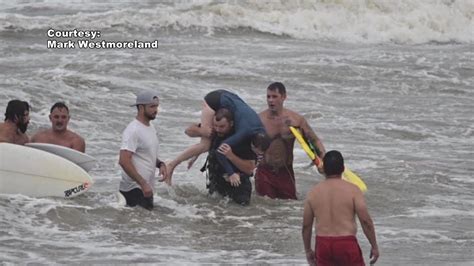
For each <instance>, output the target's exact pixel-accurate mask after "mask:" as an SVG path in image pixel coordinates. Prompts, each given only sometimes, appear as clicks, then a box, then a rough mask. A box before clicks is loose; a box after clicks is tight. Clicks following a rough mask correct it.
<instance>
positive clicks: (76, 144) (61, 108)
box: [31, 102, 86, 152]
mask: <svg viewBox="0 0 474 266" xmlns="http://www.w3.org/2000/svg"><path fill="white" fill-rule="evenodd" d="M70 118H71V116H70V115H69V108H68V107H67V105H66V104H65V103H64V102H57V103H55V104H54V105H53V106H52V107H51V110H50V114H49V121H51V128H50V129H47V130H43V131H40V132H38V133H36V134H35V135H34V136H33V137H32V138H31V142H41V143H51V144H56V145H61V146H65V147H68V148H71V149H74V150H77V151H80V152H85V151H86V143H85V141H84V139H83V138H82V137H81V136H79V135H78V134H76V133H74V132H72V131H71V130H69V129H68V128H67V126H68V123H69V119H70Z"/></svg>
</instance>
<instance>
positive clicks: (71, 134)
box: [69, 130, 84, 142]
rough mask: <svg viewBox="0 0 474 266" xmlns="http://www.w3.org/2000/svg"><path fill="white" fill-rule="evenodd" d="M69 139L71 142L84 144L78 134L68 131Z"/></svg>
mask: <svg viewBox="0 0 474 266" xmlns="http://www.w3.org/2000/svg"><path fill="white" fill-rule="evenodd" d="M69 138H70V139H71V140H73V141H81V142H84V138H83V137H81V136H79V134H77V133H75V132H73V131H71V130H69Z"/></svg>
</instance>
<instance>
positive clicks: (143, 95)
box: [130, 91, 160, 106]
mask: <svg viewBox="0 0 474 266" xmlns="http://www.w3.org/2000/svg"><path fill="white" fill-rule="evenodd" d="M159 103H160V98H159V97H158V93H156V92H154V91H141V92H140V93H138V94H137V101H136V103H135V104H132V105H130V106H137V105H139V104H159Z"/></svg>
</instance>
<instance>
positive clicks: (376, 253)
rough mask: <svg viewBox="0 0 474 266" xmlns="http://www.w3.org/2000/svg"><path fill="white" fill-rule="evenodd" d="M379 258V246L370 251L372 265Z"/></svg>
mask: <svg viewBox="0 0 474 266" xmlns="http://www.w3.org/2000/svg"><path fill="white" fill-rule="evenodd" d="M378 258H379V248H378V247H377V245H376V246H375V247H372V248H371V249H370V265H372V264H375V262H376V261H377V259H378Z"/></svg>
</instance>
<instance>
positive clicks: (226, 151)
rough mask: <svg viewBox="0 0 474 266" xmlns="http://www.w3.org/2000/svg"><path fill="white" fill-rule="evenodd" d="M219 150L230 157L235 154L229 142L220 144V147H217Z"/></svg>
mask: <svg viewBox="0 0 474 266" xmlns="http://www.w3.org/2000/svg"><path fill="white" fill-rule="evenodd" d="M217 151H218V152H219V153H221V154H223V155H225V157H227V158H229V157H232V155H234V153H233V152H232V147H230V146H229V144H226V143H224V144H222V145H220V146H219V148H217Z"/></svg>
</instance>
